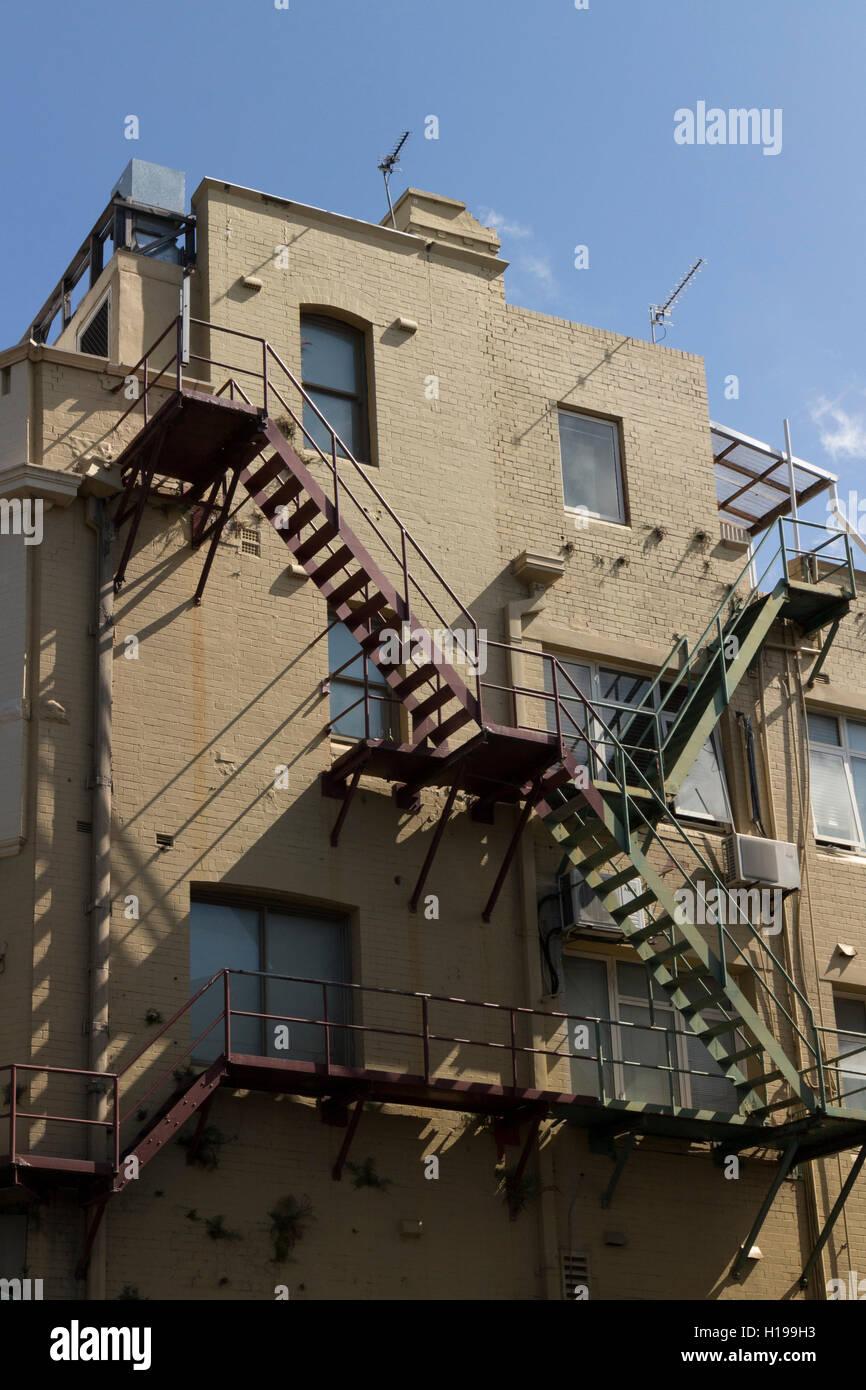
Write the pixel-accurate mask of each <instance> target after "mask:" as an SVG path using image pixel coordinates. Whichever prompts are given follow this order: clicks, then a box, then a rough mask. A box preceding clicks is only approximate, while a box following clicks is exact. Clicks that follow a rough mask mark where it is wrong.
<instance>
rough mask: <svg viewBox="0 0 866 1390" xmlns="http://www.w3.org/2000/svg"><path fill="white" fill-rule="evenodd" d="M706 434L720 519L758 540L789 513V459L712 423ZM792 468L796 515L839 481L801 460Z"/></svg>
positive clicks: (834, 476)
mask: <svg viewBox="0 0 866 1390" xmlns="http://www.w3.org/2000/svg"><path fill="white" fill-rule="evenodd" d="M710 433H711V437H712V441H713V460H714V463H715V474H716V497H717V498H718V503H719V512H720V514H721V517H722V519H723V520H724V521H731V522H733V523H734V524H735V525H736V526H744V527H745V528H746V530H748V531H750V532H751V534H752V535H757V534H758V533H759V532H761V531H764V530H766V528H767V527H768V526H769V525H770V524H771V523H772V522H773V521H775V520H776V518H777V517H779V516H785V515H786V514H787V513H788V512H789V511H790V510H791V493H790V485H789V478H788V460H787V457H786V456H785V454H784V453H781V452H780V451H779V450H778V449H771V448H770V446H769V445H768V444H762V443H761V442H760V440H757V439H750V438H749V436H748V435H747V434H738V433H737V431H736V430H731V429H727V428H726V427H725V426H724V425H717V424H714V423H713V422H712V421H711V422H710ZM793 465H794V487H795V490H796V494H797V507H798V509H799V508H800V507H801V506H803V505H804V503H806V502H808V501H809V500H810V499H811V498H812V497H817V496H818V495H819V494H820V493H822V492H826V491H827V490H828V489H829V488H830V487H831V486H832V485H833V484H834V483H837V482H838V481H839V479H838V477H837V476H836V474H835V473H827V472H826V471H825V470H824V469H823V468H818V467H817V466H816V465H815V464H814V463H807V462H806V460H805V459H799V458H796V457H795V458H794V459H793Z"/></svg>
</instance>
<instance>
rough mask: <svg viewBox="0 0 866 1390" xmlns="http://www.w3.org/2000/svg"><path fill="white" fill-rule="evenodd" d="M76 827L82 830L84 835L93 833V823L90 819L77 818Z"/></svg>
mask: <svg viewBox="0 0 866 1390" xmlns="http://www.w3.org/2000/svg"><path fill="white" fill-rule="evenodd" d="M75 829H76V830H78V831H80V832H81V834H82V835H92V834H93V824H92V822H91V821H89V820H77V821H76V822H75Z"/></svg>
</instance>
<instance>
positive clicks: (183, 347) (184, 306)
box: [180, 272, 189, 367]
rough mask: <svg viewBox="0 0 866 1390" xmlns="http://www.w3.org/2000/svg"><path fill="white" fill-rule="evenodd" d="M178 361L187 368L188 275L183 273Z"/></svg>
mask: <svg viewBox="0 0 866 1390" xmlns="http://www.w3.org/2000/svg"><path fill="white" fill-rule="evenodd" d="M180 320H181V332H180V360H181V364H182V365H183V366H184V367H188V366H189V275H188V274H187V273H186V272H184V277H183V280H182V281H181V285H180Z"/></svg>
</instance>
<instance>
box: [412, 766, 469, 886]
mask: <svg viewBox="0 0 866 1390" xmlns="http://www.w3.org/2000/svg"><path fill="white" fill-rule="evenodd" d="M459 787H460V773H459V772H457V774H456V775H455V777H454V781H453V782H452V783H451V786H450V787H449V788H448V795H447V797H446V798H445V805H444V806H443V807H442V814H441V815H440V817H439V820H438V821H437V823H436V829H435V830H434V831H433V839H432V841H431V844H430V848H429V849H428V851H427V854H426V857H425V859H424V863H423V864H422V865H421V872H420V874H419V875H418V881H417V883H416V884H415V888H414V891H413V893H412V896H411V898H410V899H409V911H410V912H417V911H418V901H419V899H420V897H421V894H422V892H423V890H424V884H425V883H426V882H427V875H428V874H429V872H430V870H431V869H432V867H433V860H434V859H435V858H436V852H437V850H438V849H439V846H440V844H441V843H442V836H443V835H444V834H445V827H446V825H447V824H448V820H449V817H450V815H451V811H452V808H453V806H454V801H455V798H456V796H457V792H458V790H459Z"/></svg>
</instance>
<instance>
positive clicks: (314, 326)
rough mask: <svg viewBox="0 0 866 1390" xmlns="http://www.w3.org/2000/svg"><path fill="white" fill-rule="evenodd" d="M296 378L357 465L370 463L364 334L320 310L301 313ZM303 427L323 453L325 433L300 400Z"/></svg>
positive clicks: (326, 444)
mask: <svg viewBox="0 0 866 1390" xmlns="http://www.w3.org/2000/svg"><path fill="white" fill-rule="evenodd" d="M301 376H302V380H303V386H304V390H305V391H306V392H307V394H308V395H309V396H310V397H311V399H312V400H314V401H315V403H316V405H317V406H318V408H319V410H321V412H322V414H323V415H324V417H325V419H326V420H327V421H328V423H329V424H330V425H331V427H332V428H333V429H335V430H336V432H337V434H338V435H339V436H340V439H341V440H342V441H343V443H344V444H345V446H346V448H347V449H348V450H349V452H350V453H351V454H353V455H354V457H355V458H356V459H359V460H360V461H361V462H362V463H369V461H370V426H369V411H368V408H367V351H366V342H365V339H364V334H363V333H362V332H361V331H360V329H358V328H353V327H352V325H351V324H348V323H342V322H341V321H340V320H339V319H331V318H326V317H324V316H323V315H320V314H302V316H301ZM304 428H305V429H306V430H307V431H309V434H310V436H311V437H312V438H313V439H314V440H315V442H316V443H317V444H318V446H319V448H320V449H321V450H322V452H323V453H324V454H326V455H330V453H331V436H330V433H329V431H328V430H326V429H325V426H324V425H323V424H322V422H321V420H320V419H319V418H318V416H317V415H316V413H315V411H313V410H311V409H310V407H309V406H308V405H307V404H306V403H305V404H304Z"/></svg>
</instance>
